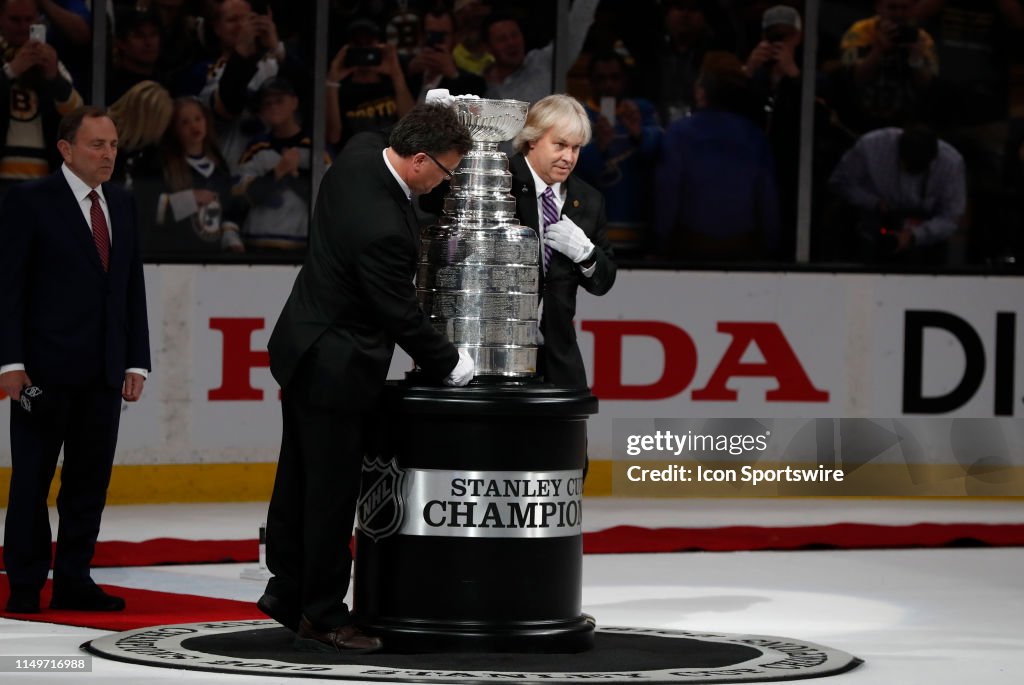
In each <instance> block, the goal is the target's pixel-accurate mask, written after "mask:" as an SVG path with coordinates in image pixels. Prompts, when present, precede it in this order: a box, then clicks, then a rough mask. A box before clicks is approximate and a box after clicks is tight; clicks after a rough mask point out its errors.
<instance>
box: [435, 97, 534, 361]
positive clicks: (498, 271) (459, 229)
mask: <svg viewBox="0 0 1024 685" xmlns="http://www.w3.org/2000/svg"><path fill="white" fill-rule="evenodd" d="M452 106H453V107H454V108H455V110H456V112H457V114H458V116H459V120H460V121H462V123H463V124H464V125H465V126H466V127H467V128H468V129H469V131H470V134H471V135H472V136H473V148H472V149H471V150H470V152H469V153H468V154H467V155H466V156H465V158H464V159H463V160H462V163H461V164H459V167H458V168H457V169H456V170H455V177H454V178H453V179H452V188H451V192H450V193H449V194H448V196H447V197H446V198H445V200H444V211H443V214H442V216H441V218H440V220H439V221H438V223H437V225H434V226H431V227H429V228H427V229H425V230H424V231H423V234H422V240H423V249H422V251H421V253H420V264H419V268H418V270H417V274H416V292H417V296H418V298H419V301H420V305H421V306H422V307H423V311H424V312H426V314H427V315H428V316H430V319H431V322H432V323H433V325H434V328H436V329H437V330H438V331H440V332H442V333H444V334H445V335H446V336H447V337H448V339H449V340H450V341H451V342H452V343H454V344H455V346H456V347H459V348H462V349H465V350H466V351H467V352H468V353H469V354H470V355H471V356H472V357H473V361H474V362H475V363H476V375H477V376H498V377H506V378H527V377H531V376H534V375H536V372H537V306H538V304H539V298H540V243H539V239H538V237H537V232H536V231H534V230H533V229H531V228H528V227H524V226H520V225H518V223H517V221H516V218H515V210H516V201H515V198H513V197H512V195H511V193H510V190H511V187H512V174H511V173H509V170H508V157H506V155H505V153H503V152H501V151H499V150H498V143H500V142H502V141H505V140H508V139H510V138H512V137H513V136H515V134H516V133H518V132H519V130H520V129H522V127H523V124H524V123H525V122H526V112H527V109H528V108H529V105H528V104H527V103H525V102H519V101H518V100H482V99H456V100H455V102H454V104H453V105H452Z"/></svg>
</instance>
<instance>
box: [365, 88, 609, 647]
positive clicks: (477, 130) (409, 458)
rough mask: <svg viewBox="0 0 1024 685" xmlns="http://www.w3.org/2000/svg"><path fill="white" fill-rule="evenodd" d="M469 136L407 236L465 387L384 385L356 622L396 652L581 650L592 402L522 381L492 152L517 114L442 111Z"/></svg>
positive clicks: (524, 235) (525, 375)
mask: <svg viewBox="0 0 1024 685" xmlns="http://www.w3.org/2000/svg"><path fill="white" fill-rule="evenodd" d="M452 106H453V107H454V108H455V111H456V112H457V113H458V116H459V118H460V119H461V121H462V122H463V123H464V124H465V125H466V126H467V128H468V129H469V130H470V132H471V134H472V136H473V141H474V143H473V147H472V149H471V151H470V152H469V154H467V155H466V156H465V157H464V158H463V160H462V163H461V164H460V165H459V167H458V169H457V170H456V172H455V177H454V179H453V182H452V190H451V193H450V194H449V195H448V197H447V198H446V199H445V201H444V212H443V215H442V217H441V219H440V220H439V222H438V223H437V225H435V226H431V227H430V228H428V229H426V230H425V231H424V232H423V234H422V243H423V246H422V250H421V257H420V263H419V267H418V272H417V277H416V289H417V293H418V297H419V301H420V303H421V306H422V307H423V310H424V311H425V312H426V313H427V314H428V315H429V316H430V317H431V320H432V322H433V325H434V326H435V327H436V328H437V329H438V330H439V331H442V332H443V333H444V334H445V335H446V336H447V337H448V339H449V340H451V342H453V343H454V344H455V345H456V346H457V347H459V348H461V349H464V350H467V351H468V352H469V354H471V355H472V356H473V359H474V361H475V362H476V377H477V379H479V380H477V379H474V381H473V382H472V383H471V384H470V385H469V386H467V387H464V388H448V387H439V386H437V385H429V384H423V383H422V380H423V379H422V377H421V376H420V374H419V373H418V372H412V373H410V374H409V375H408V376H407V377H406V380H405V381H391V382H389V383H388V384H387V385H386V387H385V389H384V393H383V396H382V399H381V408H380V410H379V412H378V413H377V415H376V420H377V426H376V428H375V429H374V431H373V438H372V443H371V444H370V445H369V446H368V453H367V458H366V460H365V461H364V463H363V473H362V482H361V494H360V499H359V504H358V510H357V511H358V525H357V529H356V553H355V585H354V602H353V604H354V611H355V616H356V620H357V622H358V623H359V624H360V625H362V626H364V628H365V629H366V630H367V631H368V632H370V633H371V634H374V635H379V636H381V638H382V639H383V640H384V645H385V649H387V650H389V651H395V652H424V651H426V652H437V651H441V652H464V651H496V652H556V653H566V652H581V651H585V650H587V649H590V648H592V647H593V644H594V620H593V619H592V618H591V617H590V616H588V615H586V614H584V613H583V612H582V567H583V531H582V507H583V497H582V495H583V468H584V463H585V459H586V450H587V417H588V416H590V415H592V414H594V413H596V411H597V400H596V399H595V398H594V397H593V395H591V394H590V392H589V391H588V390H587V389H586V388H582V389H581V388H562V387H555V386H552V385H550V384H548V383H544V382H542V379H541V378H538V377H536V376H537V351H538V345H537V339H538V323H537V311H538V306H539V304H540V295H541V294H540V243H539V238H538V236H537V233H536V232H535V231H534V230H533V229H531V228H528V227H524V226H520V225H519V224H518V222H517V221H516V218H515V216H516V213H515V210H516V201H515V199H514V198H513V197H512V195H511V193H510V190H511V188H512V175H511V174H510V173H509V164H508V158H507V157H506V156H505V154H504V153H503V152H500V151H499V150H498V143H499V142H502V141H505V140H508V139H510V138H512V137H513V136H514V135H515V134H516V133H518V132H519V131H520V130H521V129H522V127H523V124H524V123H525V121H526V112H527V108H528V106H527V103H525V102H518V101H515V100H480V99H468V98H467V99H461V98H459V99H456V100H455V102H454V104H453V105H452Z"/></svg>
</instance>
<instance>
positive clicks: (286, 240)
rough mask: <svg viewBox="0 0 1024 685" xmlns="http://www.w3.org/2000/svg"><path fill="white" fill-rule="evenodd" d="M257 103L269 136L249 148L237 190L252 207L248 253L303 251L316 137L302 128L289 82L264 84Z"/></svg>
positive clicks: (246, 227)
mask: <svg viewBox="0 0 1024 685" xmlns="http://www.w3.org/2000/svg"><path fill="white" fill-rule="evenodd" d="M259 103H260V117H262V119H263V121H264V123H266V125H267V128H268V129H269V132H268V133H265V134H263V135H261V136H259V137H257V138H256V139H254V140H253V141H252V143H251V144H250V145H249V149H248V150H246V152H245V155H244V156H243V157H242V162H241V164H240V165H239V168H238V172H239V174H241V180H240V181H239V183H238V184H237V185H236V186H235V189H234V193H235V194H236V195H239V196H244V197H245V198H246V199H247V200H248V203H249V214H248V216H247V217H246V219H245V224H244V225H243V227H242V237H243V239H244V240H245V246H246V250H247V251H248V252H253V251H261V250H263V251H267V250H297V249H303V248H305V247H306V243H307V239H308V236H309V203H310V198H311V196H312V185H313V182H312V172H311V165H310V163H311V162H312V150H311V148H312V138H311V136H310V134H309V132H307V131H304V130H303V129H302V126H301V125H300V124H299V119H298V116H297V114H298V111H299V98H298V96H297V95H296V94H295V89H294V88H293V87H292V85H291V83H289V82H288V81H286V80H284V79H272V80H270V81H267V82H266V83H264V84H263V87H262V88H260V93H259Z"/></svg>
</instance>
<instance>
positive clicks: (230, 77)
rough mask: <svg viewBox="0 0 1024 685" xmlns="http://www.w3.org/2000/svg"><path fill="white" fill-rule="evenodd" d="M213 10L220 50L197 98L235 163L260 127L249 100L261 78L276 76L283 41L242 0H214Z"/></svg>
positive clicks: (266, 20)
mask: <svg viewBox="0 0 1024 685" xmlns="http://www.w3.org/2000/svg"><path fill="white" fill-rule="evenodd" d="M211 11H212V13H213V14H212V17H211V20H212V22H213V31H214V33H215V34H216V36H217V40H218V41H219V43H220V47H221V54H220V57H219V58H218V59H217V61H216V62H214V63H213V64H212V65H211V66H210V68H209V70H208V76H207V79H206V85H205V86H204V87H203V90H202V92H201V93H200V94H199V98H200V99H201V100H202V101H203V102H204V103H205V104H206V106H207V107H209V108H210V109H211V110H213V114H214V118H215V120H216V122H217V139H218V140H219V141H220V145H221V150H223V151H224V157H225V158H226V159H227V160H228V164H229V165H230V166H231V168H232V169H234V165H236V164H237V163H238V160H239V158H240V157H241V155H242V152H243V151H244V150H245V146H246V142H247V141H248V140H249V139H251V138H252V137H253V136H254V135H256V134H257V133H259V132H260V131H262V130H263V126H262V124H261V123H260V121H259V119H258V118H257V117H256V116H255V113H254V112H251V111H250V110H249V108H248V103H249V101H250V100H251V99H252V98H253V97H254V96H255V94H256V93H257V92H258V90H259V87H260V85H262V84H263V82H264V81H266V80H268V79H270V78H273V77H275V76H277V74H278V70H279V63H280V62H281V61H283V60H284V45H283V44H282V43H281V41H280V40H278V37H277V27H276V26H275V24H274V20H273V19H272V18H271V16H270V15H269V14H258V13H256V12H253V11H252V7H251V6H250V5H249V3H248V2H246V0H212V9H211Z"/></svg>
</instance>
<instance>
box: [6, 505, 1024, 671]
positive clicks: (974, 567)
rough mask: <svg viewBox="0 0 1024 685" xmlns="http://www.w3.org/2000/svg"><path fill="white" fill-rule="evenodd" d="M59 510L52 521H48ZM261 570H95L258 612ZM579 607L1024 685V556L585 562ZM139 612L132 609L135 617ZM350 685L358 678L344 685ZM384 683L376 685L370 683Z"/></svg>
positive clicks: (636, 516)
mask: <svg viewBox="0 0 1024 685" xmlns="http://www.w3.org/2000/svg"><path fill="white" fill-rule="evenodd" d="M265 510H266V505H265V504H261V503H243V504H189V505H184V504H182V505H150V506H112V507H108V508H107V511H106V514H105V516H104V523H103V530H102V533H101V539H103V540H125V541H137V540H146V539H150V538H156V537H178V538H186V539H246V538H255V537H256V531H257V529H258V526H259V524H260V522H261V521H262V520H263V517H264V513H265ZM585 512H586V513H585V523H584V529H585V530H586V531H594V530H601V529H604V528H609V527H611V526H615V525H633V526H646V527H650V528H661V527H686V528H691V527H721V526H735V525H744V526H748V525H756V526H811V525H824V524H829V523H841V522H848V523H874V524H884V525H903V524H913V523H922V522H930V523H1024V501H1020V500H1017V501H1012V500H990V501H987V500H966V499H964V500H959V499H942V500H931V499H918V500H909V499H907V500H888V499H881V500H871V499H852V498H850V499H781V498H776V499H742V500H739V499H689V500H627V499H616V498H589V499H587V500H586V502H585ZM53 515H54V513H53V512H52V511H51V517H52V516H53ZM252 567H253V564H204V565H194V566H157V567H133V568H106V569H96V570H95V571H94V578H95V579H96V580H97V582H99V583H107V584H112V585H120V586H126V587H136V588H145V589H152V590H160V591H165V592H179V593H187V594H194V595H201V596H208V597H221V598H227V599H237V600H243V601H255V600H256V599H257V598H258V597H259V595H260V594H261V592H262V590H263V583H262V582H259V581H253V580H243V579H241V577H240V573H241V571H242V570H243V569H244V568H252ZM583 608H584V611H586V612H587V613H589V614H591V615H593V616H594V617H595V618H596V619H597V621H598V624H605V625H620V626H642V627H648V628H671V629H679V630H696V631H712V632H730V633H751V634H764V635H778V636H784V637H792V638H799V639H802V640H808V641H811V642H817V643H821V644H824V645H827V646H830V647H834V648H837V649H841V650H844V651H846V652H850V653H851V654H854V655H856V656H858V657H860V658H862V659H864V660H865V663H864V664H863V665H862V666H860V667H859V668H857V669H855V670H854V671H852V672H849V673H846V674H842V675H838V676H833V677H831V678H825V679H817V680H808V681H802V682H808V683H811V682H820V683H822V685H826V684H828V685H832V684H833V683H835V685H896V684H899V685H917V684H918V683H920V684H922V685H924V684H927V685H964V684H970V685H1017V684H1018V683H1021V682H1024V548H1021V547H1016V548H946V549H899V550H853V551H795V552H765V551H757V552H713V553H712V552H687V553H677V554H621V555H586V556H585V557H584V565H583ZM129 609H130V607H129ZM104 634H105V632H104V631H98V630H91V629H84V628H72V627H67V626H59V625H53V624H46V623H36V622H28V621H15V620H8V619H0V655H5V656H19V657H21V656H25V657H27V656H43V657H67V656H77V655H80V654H81V652H80V651H79V649H78V647H79V645H80V644H82V643H83V642H85V641H87V640H90V639H92V638H94V637H98V636H100V635H104ZM7 682H19V683H20V682H25V683H47V684H49V683H69V682H75V683H84V682H90V683H114V684H117V683H125V684H128V683H132V684H135V683H163V682H185V683H188V684H190V685H191V684H198V683H210V684H213V683H219V684H223V685H230V684H231V683H239V682H248V683H266V684H267V685H269V684H270V683H286V684H290V685H299V683H313V682H316V683H323V682H324V681H323V680H307V679H297V678H284V679H282V678H280V677H273V676H241V675H226V674H216V673H202V672H195V671H183V670H177V669H169V668H150V667H144V666H136V665H131V664H124V663H118V662H114V661H108V660H104V659H101V658H98V657H94V658H93V671H92V673H91V674H27V673H19V674H11V673H2V674H0V683H7ZM340 682H348V683H353V682H355V681H351V680H348V681H340ZM374 682H380V681H374Z"/></svg>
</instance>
